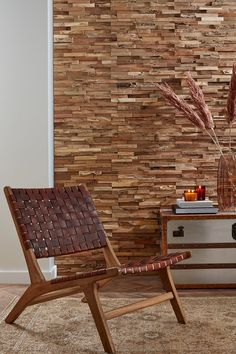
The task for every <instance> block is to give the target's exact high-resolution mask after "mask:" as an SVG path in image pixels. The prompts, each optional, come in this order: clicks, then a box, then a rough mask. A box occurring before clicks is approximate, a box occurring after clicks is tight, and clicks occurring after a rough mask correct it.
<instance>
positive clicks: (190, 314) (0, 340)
mask: <svg viewBox="0 0 236 354" xmlns="http://www.w3.org/2000/svg"><path fill="white" fill-rule="evenodd" d="M80 299H81V297H70V298H63V299H59V300H54V301H50V302H48V303H43V304H40V305H35V306H32V307H29V308H27V309H26V310H25V311H24V312H23V314H22V315H21V316H20V317H19V318H18V320H17V321H16V323H15V324H14V325H7V324H5V322H4V317H5V316H6V315H7V313H8V312H9V311H10V308H12V306H13V305H14V302H16V300H17V299H14V300H13V302H12V303H11V304H10V305H9V306H8V308H7V309H5V311H4V312H3V313H2V314H0V321H1V322H0V353H1V354H3V353H4V354H5V353H6V354H13V353H21V354H36V353H37V354H39V353H40V354H41V353H42V354H62V353H63V354H74V353H78V354H103V353H104V351H103V348H102V345H101V342H100V339H99V337H98V334H97V331H96V328H95V325H94V322H93V320H92V316H91V314H90V311H89V309H88V305H87V304H85V303H82V302H81V301H80ZM131 301H132V299H131V296H127V298H114V299H110V298H105V297H104V298H103V304H104V306H105V309H107V310H108V309H111V306H110V304H113V305H114V306H122V305H124V304H127V303H129V302H131ZM134 301H137V298H135V299H134ZM182 303H183V306H184V308H185V312H186V314H187V319H188V323H187V324H186V325H182V324H179V323H178V322H177V321H176V319H175V316H174V313H173V311H172V308H171V306H170V304H169V303H163V304H161V305H158V306H153V307H149V308H146V309H143V310H140V311H138V312H135V313H131V314H127V315H124V316H122V317H119V318H116V319H112V320H110V321H109V325H110V329H111V333H112V336H113V339H114V342H115V345H116V348H117V353H118V354H129V353H132V354H167V353H169V354H170V353H171V354H192V353H194V354H195V353H196V354H222V353H225V354H235V353H236V298H234V297H196V298H193V297H191V298H186V297H183V298H182Z"/></svg>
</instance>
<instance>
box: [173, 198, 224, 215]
mask: <svg viewBox="0 0 236 354" xmlns="http://www.w3.org/2000/svg"><path fill="white" fill-rule="evenodd" d="M218 210H219V209H218V208H216V207H215V206H214V205H213V202H212V201H211V200H209V199H206V200H196V201H185V200H184V199H177V200H176V205H173V212H174V213H175V214H216V213H217V212H218Z"/></svg>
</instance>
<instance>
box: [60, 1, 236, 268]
mask: <svg viewBox="0 0 236 354" xmlns="http://www.w3.org/2000/svg"><path fill="white" fill-rule="evenodd" d="M235 55H236V3H235V2H234V1H232V0H225V1H221V0H215V1H211V2H209V1H206V0H199V1H195V2H190V1H187V0H183V1H177V0H169V1H158V0H156V1H154V0H152V1H145V0H139V1H128V0H110V1H107V0H83V1H82V2H80V1H76V0H54V93H55V96H54V97H55V100H54V107H55V184H56V185H73V184H78V183H86V185H87V187H88V189H89V190H90V191H91V193H92V195H93V197H94V199H95V202H96V205H97V208H98V209H99V211H100V216H101V218H102V220H103V222H104V225H105V228H106V231H107V233H108V235H110V236H112V244H113V245H114V247H115V250H116V251H117V255H118V257H119V258H121V261H122V262H124V261H126V260H127V259H130V258H139V257H143V256H146V255H150V254H153V253H156V252H158V251H159V239H160V234H159V226H158V224H157V222H156V217H157V214H158V211H159V208H160V207H161V206H162V207H163V206H167V205H170V204H172V203H173V202H174V200H175V199H176V197H179V196H181V195H182V193H183V191H184V189H189V188H190V187H191V186H194V185H196V184H197V185H198V184H204V185H205V186H206V190H207V195H208V196H209V197H210V198H212V199H214V200H216V171H217V162H218V159H219V155H218V153H217V151H216V148H215V147H214V145H213V144H211V143H210V141H209V138H208V137H207V136H203V135H202V134H201V133H199V131H198V130H197V129H195V128H194V127H193V126H192V125H191V124H190V123H189V122H188V121H186V119H185V118H182V117H181V116H180V115H179V114H178V113H177V112H176V111H175V110H173V109H172V108H170V107H167V106H166V104H165V102H164V101H163V99H162V98H161V97H160V95H159V93H158V91H157V90H156V87H155V83H157V82H161V81H167V82H168V83H169V84H170V85H171V86H172V87H174V88H175V90H176V91H177V93H182V94H184V95H186V94H187V92H188V90H187V86H186V81H185V75H186V72H188V71H189V70H190V71H191V72H192V73H193V76H194V77H195V78H197V81H198V82H199V84H200V85H201V86H202V88H203V91H204V93H205V96H206V101H207V103H208V104H209V106H210V109H211V111H212V113H213V115H214V118H215V122H216V126H217V133H218V136H219V138H220V141H221V143H222V144H223V145H224V146H225V147H226V146H227V137H226V135H227V129H226V128H227V127H226V124H225V119H224V109H225V105H226V97H227V89H228V83H229V80H230V73H231V67H232V64H233V62H234V61H235ZM235 137H236V129H235V128H233V146H234V147H235ZM101 259H102V258H101V256H100V255H92V254H90V255H89V261H88V262H87V264H86V266H87V267H88V268H89V267H99V266H100V265H101V264H102V261H101ZM83 262H84V260H83V257H82V258H80V259H77V258H75V257H69V258H68V257H67V258H65V257H63V258H61V259H58V260H57V263H58V266H59V272H60V274H67V273H70V272H75V271H77V270H79V269H81V266H82V263H83Z"/></svg>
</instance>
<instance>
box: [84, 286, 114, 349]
mask: <svg viewBox="0 0 236 354" xmlns="http://www.w3.org/2000/svg"><path fill="white" fill-rule="evenodd" d="M84 294H85V297H86V299H87V302H88V305H89V308H90V310H91V313H92V316H93V319H94V322H95V324H96V327H97V330H98V333H99V336H100V338H101V341H102V344H103V348H104V350H105V352H106V353H111V354H114V353H116V350H115V346H114V343H113V340H112V337H111V334H110V330H109V328H108V325H107V320H106V318H105V315H104V312H103V309H102V305H101V302H100V299H99V296H98V284H96V283H93V284H90V285H89V286H87V287H86V288H85V289H84Z"/></svg>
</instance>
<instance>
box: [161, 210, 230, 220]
mask: <svg viewBox="0 0 236 354" xmlns="http://www.w3.org/2000/svg"><path fill="white" fill-rule="evenodd" d="M160 217H161V219H165V220H204V219H236V212H234V211H219V212H218V213H216V214H174V212H173V211H172V210H171V209H160Z"/></svg>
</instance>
